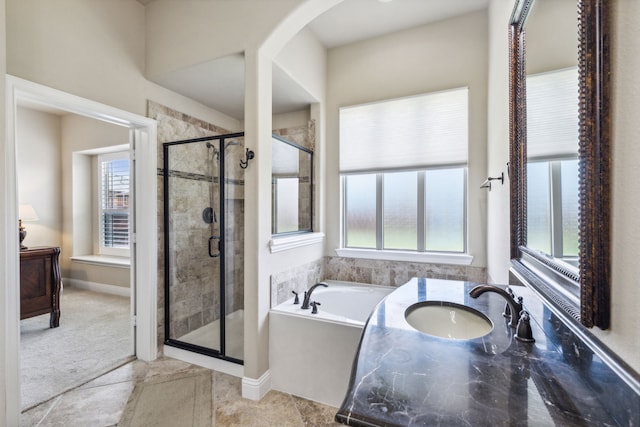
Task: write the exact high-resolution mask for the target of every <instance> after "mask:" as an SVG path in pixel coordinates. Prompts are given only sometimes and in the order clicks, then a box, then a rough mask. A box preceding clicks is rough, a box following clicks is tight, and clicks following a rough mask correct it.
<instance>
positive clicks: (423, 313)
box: [404, 301, 493, 340]
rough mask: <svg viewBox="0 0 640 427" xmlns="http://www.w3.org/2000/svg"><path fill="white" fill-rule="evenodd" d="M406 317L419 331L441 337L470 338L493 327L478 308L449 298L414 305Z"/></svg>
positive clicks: (405, 314) (478, 335)
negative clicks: (448, 300) (451, 300)
mask: <svg viewBox="0 0 640 427" xmlns="http://www.w3.org/2000/svg"><path fill="white" fill-rule="evenodd" d="M404 317H405V319H406V320H407V322H408V323H409V325H411V326H412V327H414V328H415V329H417V330H418V331H420V332H423V333H425V334H427V335H432V336H436V337H440V338H449V339H455V340H468V339H472V338H479V337H482V336H484V335H487V334H488V333H489V332H491V331H492V330H493V323H492V322H491V320H489V318H488V317H487V316H485V315H484V314H482V313H481V312H479V311H478V310H475V309H473V308H471V307H467V306H465V305H461V304H455V303H452V302H446V301H425V302H419V303H417V304H413V305H412V306H410V307H409V308H407V310H406V311H405V313H404Z"/></svg>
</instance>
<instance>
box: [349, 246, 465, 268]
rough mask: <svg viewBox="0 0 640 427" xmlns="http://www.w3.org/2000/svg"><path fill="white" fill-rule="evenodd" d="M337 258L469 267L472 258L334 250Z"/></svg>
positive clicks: (431, 253)
mask: <svg viewBox="0 0 640 427" xmlns="http://www.w3.org/2000/svg"><path fill="white" fill-rule="evenodd" d="M336 253H337V254H338V256H341V257H346V258H366V259H376V260H384V261H407V262H424V263H430V264H453V265H471V262H472V261H473V256H471V255H469V254H454V253H446V252H405V251H378V250H374V249H351V248H340V249H336Z"/></svg>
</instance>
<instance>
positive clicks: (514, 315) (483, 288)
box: [469, 285, 522, 328]
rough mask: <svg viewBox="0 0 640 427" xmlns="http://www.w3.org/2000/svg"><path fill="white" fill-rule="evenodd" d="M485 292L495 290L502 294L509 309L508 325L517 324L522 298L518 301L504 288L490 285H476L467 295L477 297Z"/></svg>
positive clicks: (513, 325)
mask: <svg viewBox="0 0 640 427" xmlns="http://www.w3.org/2000/svg"><path fill="white" fill-rule="evenodd" d="M485 292H495V293H497V294H500V295H502V297H503V298H504V299H505V300H507V304H508V305H509V311H510V312H511V321H510V322H509V326H511V327H512V328H515V327H517V326H518V320H519V319H520V312H521V311H522V299H521V298H519V299H518V302H516V300H515V299H513V297H512V296H511V295H509V293H507V292H506V291H505V290H503V289H501V288H499V287H497V286H492V285H478V286H476V287H475V288H473V289H471V291H470V292H469V295H470V296H471V298H478V297H479V296H480V295H482V294H484V293H485Z"/></svg>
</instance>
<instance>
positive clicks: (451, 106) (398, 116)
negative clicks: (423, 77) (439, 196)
mask: <svg viewBox="0 0 640 427" xmlns="http://www.w3.org/2000/svg"><path fill="white" fill-rule="evenodd" d="M468 111H469V101H468V88H466V87H464V88H457V89H451V90H446V91H442V92H434V93H428V94H423V95H417V96H411V97H407V98H398V99H392V100H387V101H381V102H375V103H370V104H362V105H355V106H350V107H343V108H341V109H340V172H342V173H350V172H367V171H382V170H393V169H407V168H423V167H428V166H435V165H464V164H466V163H467V157H468V155H467V153H468V147H467V145H468V133H469V132H468V128H469V125H468V117H469V113H468Z"/></svg>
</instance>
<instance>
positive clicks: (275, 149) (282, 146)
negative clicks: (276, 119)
mask: <svg viewBox="0 0 640 427" xmlns="http://www.w3.org/2000/svg"><path fill="white" fill-rule="evenodd" d="M299 156H300V150H299V149H297V148H296V147H294V146H292V145H289V144H287V143H286V142H282V141H280V140H279V139H277V138H273V139H272V141H271V162H272V164H271V171H272V175H273V176H276V177H287V176H288V177H291V176H296V177H297V176H298V169H299V165H300V160H299Z"/></svg>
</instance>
